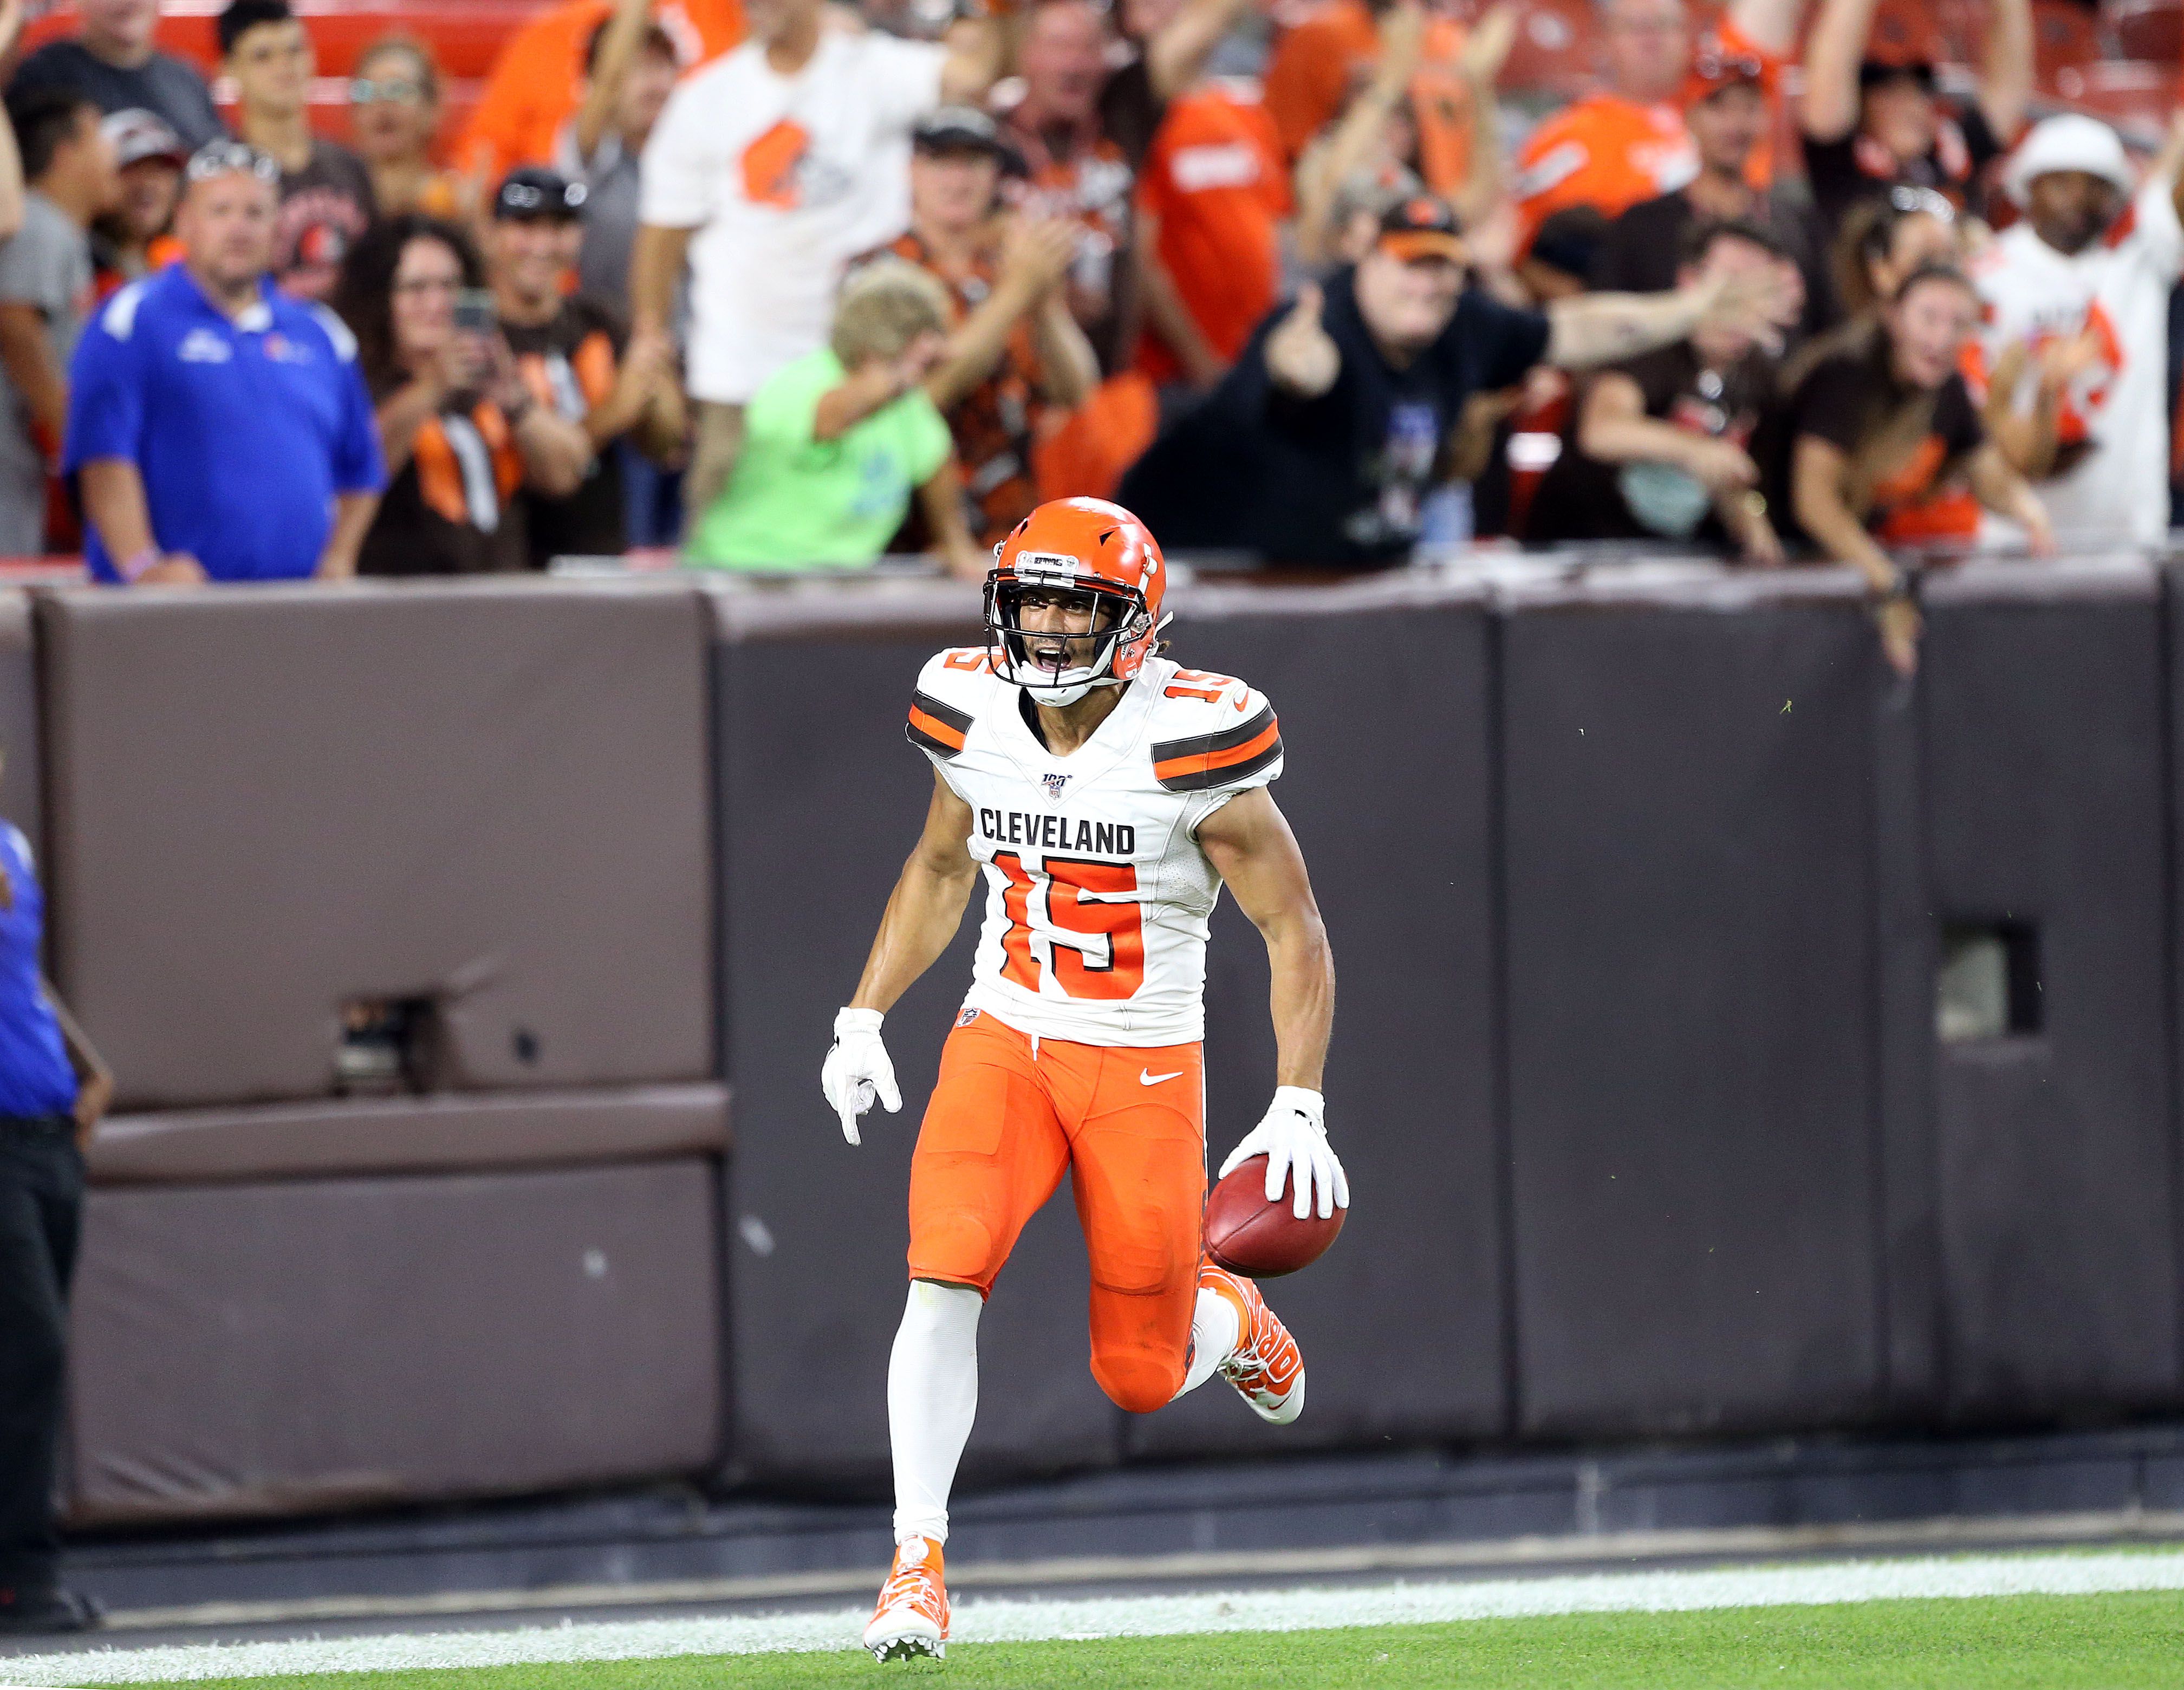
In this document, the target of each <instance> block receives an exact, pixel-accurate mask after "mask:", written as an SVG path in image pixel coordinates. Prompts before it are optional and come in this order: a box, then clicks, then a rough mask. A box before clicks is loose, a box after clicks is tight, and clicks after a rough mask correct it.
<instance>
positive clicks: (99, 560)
mask: <svg viewBox="0 0 2184 1690" xmlns="http://www.w3.org/2000/svg"><path fill="white" fill-rule="evenodd" d="M280 181H281V170H280V166H279V165H276V164H275V163H274V161H273V160H272V159H270V158H268V157H267V156H266V155H265V153H260V152H259V151H258V150H257V149H256V148H252V147H248V146H245V145H244V144H243V143H242V142H236V141H215V142H212V143H211V144H209V146H206V147H204V148H201V149H200V150H199V151H198V153H197V155H196V156H195V157H194V158H192V159H191V160H190V163H189V168H188V170H187V173H186V184H185V188H184V192H183V198H182V204H181V213H180V215H179V216H178V217H177V219H176V222H175V232H176V234H177V235H178V236H179V237H181V243H182V249H183V257H182V262H181V264H179V265H173V266H171V267H170V268H168V269H166V270H164V271H159V273H158V274H157V275H154V276H146V277H144V278H143V279H142V280H141V281H138V282H131V284H130V285H129V286H128V287H125V288H123V289H122V290H121V291H120V293H117V294H115V295H114V298H112V299H111V300H109V302H108V303H107V304H106V306H105V308H104V309H103V310H101V311H100V312H99V314H98V315H97V317H96V318H94V319H93V320H92V324H91V326H90V327H89V328H87V329H86V331H85V332H84V335H83V338H82V339H81V342H79V343H78V344H77V348H76V354H75V364H74V367H73V369H72V371H71V374H70V392H69V421H68V439H67V443H66V446H65V449H64V455H63V468H64V471H66V472H67V473H69V474H71V475H74V476H75V477H77V478H78V486H79V488H81V494H82V499H83V509H84V515H85V517H86V524H85V528H86V533H85V540H84V555H85V561H86V563H87V564H89V566H90V568H91V572H92V575H93V576H94V577H97V579H99V580H101V581H106V582H120V583H131V584H137V583H142V584H146V585H150V584H154V583H168V584H185V583H195V582H201V581H206V580H212V581H279V580H294V579H299V578H302V577H308V576H320V577H341V576H347V575H350V574H353V573H354V572H355V568H356V554H357V548H358V547H359V545H360V544H362V542H363V539H364V535H365V530H366V529H367V528H369V527H370V526H371V518H372V513H373V511H374V510H376V508H377V505H378V502H379V492H380V489H381V488H382V486H383V485H384V484H385V482H386V478H387V477H386V471H385V468H384V466H383V464H382V460H381V457H380V452H379V432H378V428H377V427H376V423H375V421H374V419H373V416H372V408H371V400H370V396H369V395H368V394H367V393H365V387H364V380H363V377H362V376H361V374H360V373H359V371H358V369H357V366H356V342H355V339H354V337H352V336H351V335H350V333H349V332H348V329H347V328H346V327H345V326H343V323H342V321H341V320H340V319H339V318H338V317H337V316H335V315H333V314H332V313H331V311H328V310H326V309H325V308H324V307H322V306H318V305H314V304H304V303H301V302H298V301H296V300H292V299H288V298H283V297H282V296H281V294H279V293H276V291H275V290H274V288H273V287H272V286H271V285H270V282H268V281H267V279H266V270H267V267H268V265H270V263H271V262H272V257H273V244H274V231H275V217H276V211H277V210H278V207H279V195H280Z"/></svg>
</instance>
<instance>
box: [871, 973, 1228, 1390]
mask: <svg viewBox="0 0 2184 1690" xmlns="http://www.w3.org/2000/svg"><path fill="white" fill-rule="evenodd" d="M965 1013H966V1014H967V1015H969V1017H970V1018H969V1019H968V1020H967V1021H965V1020H959V1021H958V1023H957V1024H956V1029H955V1031H954V1032H952V1033H950V1035H948V1043H947V1045H946V1046H945V1047H944V1049H943V1050H942V1051H941V1055H940V1080H939V1084H938V1085H935V1086H934V1087H933V1101H932V1102H930V1103H928V1105H927V1106H926V1109H925V1123H924V1124H923V1125H922V1127H920V1128H919V1129H918V1134H917V1152H916V1154H915V1155H914V1156H913V1157H911V1164H910V1276H911V1278H912V1279H914V1280H942V1281H944V1282H945V1283H947V1284H950V1285H965V1286H973V1287H975V1288H976V1289H977V1291H978V1293H979V1294H980V1295H981V1296H983V1295H985V1294H986V1293H987V1292H989V1291H992V1289H993V1286H994V1280H995V1276H996V1275H998V1274H1000V1271H1001V1265H1002V1263H1005V1262H1006V1261H1007V1260H1008V1259H1009V1252H1010V1251H1011V1250H1012V1249H1014V1248H1015V1247H1016V1241H1017V1235H1018V1234H1019V1233H1021V1232H1022V1230H1023V1228H1024V1223H1025V1222H1026V1221H1028V1220H1029V1219H1031V1218H1032V1216H1033V1215H1034V1214H1035V1213H1037V1212H1038V1211H1039V1208H1040V1206H1041V1205H1042V1204H1044V1203H1045V1202H1046V1200H1047V1199H1048V1198H1049V1197H1050V1196H1053V1195H1054V1191H1055V1187H1056V1186H1057V1185H1060V1184H1061V1175H1062V1173H1063V1171H1064V1170H1065V1169H1067V1170H1069V1171H1070V1172H1071V1174H1072V1175H1073V1185H1074V1186H1075V1188H1076V1194H1077V1218H1078V1221H1079V1222H1080V1223H1081V1224H1083V1226H1084V1253H1085V1256H1086V1258H1087V1259H1088V1261H1089V1263H1090V1265H1091V1269H1092V1297H1091V1329H1092V1376H1093V1377H1094V1378H1095V1379H1096V1380H1099V1382H1100V1389H1101V1390H1103V1391H1105V1392H1106V1393H1107V1394H1108V1396H1110V1397H1113V1398H1114V1400H1115V1401H1116V1402H1117V1403H1119V1404H1120V1405H1121V1406H1122V1407H1123V1408H1128V1409H1130V1410H1132V1411H1133V1412H1134V1413H1137V1414H1151V1412H1152V1411H1153V1410H1154V1409H1156V1408H1159V1407H1160V1406H1161V1405H1162V1404H1163V1403H1167V1401H1168V1400H1169V1399H1170V1398H1172V1397H1173V1396H1174V1395H1175V1393H1176V1392H1177V1390H1178V1388H1179V1387H1180V1386H1182V1384H1183V1375H1184V1367H1185V1366H1186V1364H1188V1363H1189V1361H1190V1318H1191V1314H1192V1311H1193V1309H1194V1308H1195V1306H1196V1302H1197V1286H1198V1261H1199V1248H1200V1245H1201V1241H1202V1239H1203V1236H1204V1229H1205V1214H1206V1121H1205V1084H1204V1064H1203V1062H1202V1060H1201V1047H1200V1046H1196V1045H1162V1046H1156V1047H1154V1048H1152V1049H1128V1050H1126V1049H1122V1048H1119V1047H1115V1046H1101V1045H1075V1044H1069V1043H1067V1042H1064V1041H1062V1040H1054V1039H1041V1040H1038V1041H1037V1042H1036V1044H1035V1045H1034V1041H1033V1040H1032V1039H1031V1038H1030V1037H1029V1036H1028V1035H1026V1034H1022V1033H1019V1032H1018V1031H1017V1029H1015V1028H1013V1027H1011V1026H1008V1025H1006V1024H1005V1023H1002V1022H1000V1021H997V1020H995V1018H993V1017H992V1016H991V1015H989V1014H986V1013H983V1012H981V1013H977V1014H972V1013H971V1012H968V1011H967V1012H965Z"/></svg>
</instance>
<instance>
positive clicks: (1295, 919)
mask: <svg viewBox="0 0 2184 1690" xmlns="http://www.w3.org/2000/svg"><path fill="white" fill-rule="evenodd" d="M1198 843H1199V845H1200V847H1201V849H1202V850H1204V851H1205V852H1206V860H1207V861H1208V862H1211V863H1212V865H1213V867H1215V868H1216V869H1217V870H1218V871H1219V873H1220V875H1221V878H1222V879H1223V882H1225V883H1226V884H1227V885H1228V887H1229V891H1230V892H1231V893H1233V894H1234V896H1235V899H1236V907H1237V908H1238V909H1240V910H1241V911H1243V912H1244V913H1245V916H1247V917H1248V918H1250V919H1251V924H1252V925H1253V926H1254V927H1256V928H1257V929H1259V935H1260V937H1261V938H1262V939H1264V940H1266V942H1267V963H1268V969H1269V971H1270V973H1272V976H1273V989H1272V990H1271V992H1270V994H1269V1007H1271V1009H1272V1011H1273V1021H1274V1051H1275V1075H1274V1083H1275V1084H1276V1085H1301V1086H1305V1087H1307V1088H1309V1089H1310V1090H1313V1091H1317V1090H1319V1089H1320V1081H1321V1079H1322V1077H1323V1074H1324V1073H1325V1070H1326V1067H1327V1045H1328V1040H1329V1038H1330V1037H1331V1036H1332V1035H1333V1034H1334V951H1333V950H1332V949H1331V948H1330V947H1329V945H1328V942H1327V928H1326V925H1325V923H1323V922H1322V921H1321V920H1320V918H1319V905H1318V901H1317V900H1315V899H1314V898H1313V896H1312V876H1311V875H1310V874H1309V873H1307V870H1306V868H1305V866H1304V853H1303V852H1302V851H1299V850H1298V849H1297V842H1296V835H1295V834H1292V833H1291V832H1290V824H1289V820H1288V818H1287V817H1284V815H1283V814H1282V812H1281V810H1280V809H1279V806H1277V805H1276V804H1275V803H1274V800H1273V796H1272V795H1270V794H1269V793H1268V791H1267V789H1265V788H1264V787H1255V788H1254V789H1252V790H1251V791H1249V792H1245V793H1241V794H1239V795H1237V796H1236V797H1234V798H1232V799H1231V800H1229V802H1228V803H1226V804H1224V805H1223V806H1221V808H1220V809H1218V810H1217V811H1215V812H1213V814H1212V815H1211V816H1209V817H1207V818H1206V820H1205V822H1203V823H1201V825H1200V827H1199V829H1198Z"/></svg>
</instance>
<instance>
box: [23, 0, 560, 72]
mask: <svg viewBox="0 0 2184 1690" xmlns="http://www.w3.org/2000/svg"><path fill="white" fill-rule="evenodd" d="M295 3H296V11H297V14H298V15H299V16H300V17H302V18H303V20H304V25H305V27H307V28H308V29H309V31H310V32H311V39H312V42H313V43H314V44H315V46H316V47H317V48H318V53H319V70H320V74H321V75H327V76H346V75H348V74H349V73H350V72H351V71H352V70H354V69H355V68H356V61H357V57H358V55H359V53H362V51H363V50H364V49H365V47H368V46H370V44H371V43H372V42H375V41H376V40H378V39H379V37H380V36H383V35H390V34H396V33H399V34H404V35H413V36H418V37H419V38H420V39H421V40H423V41H426V42H429V43H430V44H431V46H432V50H433V53H434V55H435V56H436V57H437V59H438V60H439V63H440V70H441V74H442V75H445V76H448V77H451V78H463V77H482V76H483V75H486V74H487V71H489V70H491V69H492V68H493V59H494V58H495V56H496V55H497V54H498V53H499V51H500V47H501V44H502V43H503V42H505V41H506V40H507V39H508V37H509V36H511V35H513V34H514V33H515V31H516V30H517V28H518V27H520V26H521V25H522V24H523V23H524V22H525V21H526V20H528V19H530V18H532V17H533V16H535V15H536V14H538V13H539V12H541V11H543V10H544V9H546V8H547V6H548V5H549V4H550V3H552V0H295ZM225 6H226V0H166V5H165V7H164V9H163V12H162V14H161V16H160V19H159V44H160V45H161V46H162V47H165V48H166V49H167V51H168V52H170V53H177V54H179V55H181V57H182V58H185V59H190V60H192V61H193V62H194V63H196V64H198V65H199V66H200V67H202V68H203V70H206V71H207V72H208V73H209V72H210V70H212V68H213V66H214V63H215V61H216V60H217V59H219V56H220V47H219V42H218V39H217V36H215V33H214V20H216V19H217V18H218V17H219V15H220V12H221V11H222V10H223V9H224V8H225ZM74 14H75V6H74V5H73V4H64V5H61V6H58V7H56V8H54V10H53V12H51V13H49V14H47V15H46V16H45V17H43V18H41V19H40V20H38V21H37V22H36V23H35V24H33V25H31V27H30V29H29V30H28V31H25V41H26V42H28V43H29V44H30V45H31V46H37V45H39V44H41V43H42V42H46V41H48V40H51V39H52V38H53V36H60V35H66V34H68V33H70V31H72V30H73V29H74V27H75V21H74Z"/></svg>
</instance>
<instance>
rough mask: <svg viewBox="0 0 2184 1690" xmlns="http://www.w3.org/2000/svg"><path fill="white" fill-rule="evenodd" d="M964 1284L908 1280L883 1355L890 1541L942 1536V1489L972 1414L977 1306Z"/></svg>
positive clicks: (948, 1484) (950, 1481)
mask: <svg viewBox="0 0 2184 1690" xmlns="http://www.w3.org/2000/svg"><path fill="white" fill-rule="evenodd" d="M984 1306H985V1299H984V1298H983V1297H980V1296H979V1295H978V1292H977V1291H973V1290H972V1289H971V1288H970V1287H969V1286H944V1285H935V1284H933V1282H932V1281H931V1280H912V1281H911V1286H910V1302H909V1303H908V1305H907V1306H906V1307H905V1308H904V1309H903V1311H902V1325H901V1326H900V1327H899V1328H898V1329H897V1330H896V1331H895V1335H894V1353H893V1354H892V1355H891V1356H890V1357H889V1360H888V1434H889V1440H890V1442H892V1443H893V1444H894V1541H895V1542H898V1543H900V1542H905V1540H907V1539H909V1538H912V1537H929V1538H931V1539H932V1540H933V1542H936V1543H944V1542H947V1541H948V1492H949V1491H950V1489H952V1488H953V1487H954V1486H955V1483H956V1463H957V1462H958V1461H960V1460H961V1459H962V1456H963V1444H964V1442H965V1440H966V1439H967V1438H968V1437H969V1436H971V1420H972V1416H974V1415H975V1414H977V1413H978V1311H979V1310H980V1309H981V1308H983V1307H984Z"/></svg>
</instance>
